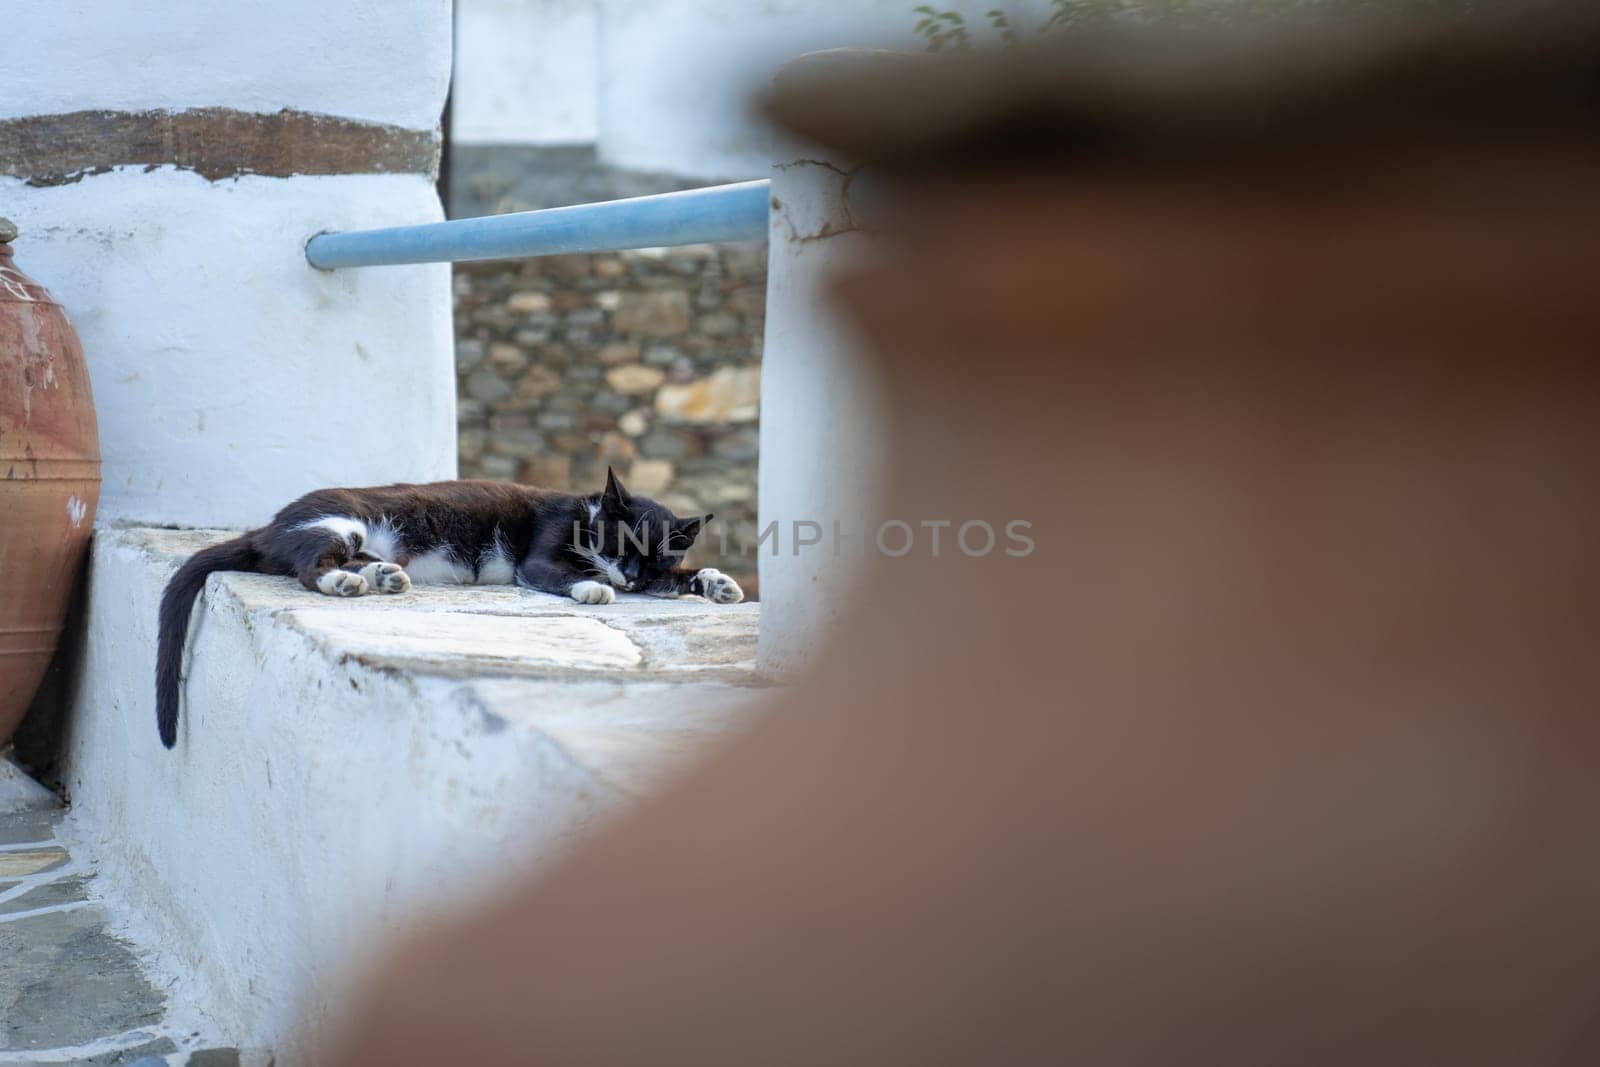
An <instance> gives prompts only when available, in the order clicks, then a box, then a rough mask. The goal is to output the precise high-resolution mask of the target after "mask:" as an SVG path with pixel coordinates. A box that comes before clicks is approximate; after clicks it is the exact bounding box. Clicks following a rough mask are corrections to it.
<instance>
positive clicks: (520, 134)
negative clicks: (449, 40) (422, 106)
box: [451, 0, 599, 145]
mask: <svg viewBox="0 0 1600 1067" xmlns="http://www.w3.org/2000/svg"><path fill="white" fill-rule="evenodd" d="M598 16H599V4H598V2H597V0H456V54H457V55H458V56H459V57H460V63H459V65H458V67H457V69H456V79H455V86H454V92H455V99H454V101H453V102H452V104H451V125H452V127H453V128H452V130H451V136H452V138H453V139H454V140H455V142H456V143H458V144H535V145H538V144H587V143H590V142H593V141H594V140H595V138H596V136H597V134H598V127H597V125H596V108H597V106H598V99H597V95H596V91H595V90H596V84H597V79H598V76H599V74H598V67H597V56H596V53H595V35H596V31H597V28H598V24H599V23H598Z"/></svg>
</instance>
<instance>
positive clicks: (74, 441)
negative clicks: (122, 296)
mask: <svg viewBox="0 0 1600 1067" xmlns="http://www.w3.org/2000/svg"><path fill="white" fill-rule="evenodd" d="M15 236H16V228H15V227H14V226H12V225H11V223H10V222H8V221H6V220H5V219H0V479H3V480H0V581H3V582H4V585H5V595H4V596H3V597H0V744H4V743H5V742H6V741H7V740H9V739H10V737H11V734H12V731H14V730H15V729H16V727H17V724H18V723H19V722H20V721H21V720H22V715H23V713H24V712H25V711H27V709H28V702H29V701H30V700H32V699H33V695H34V692H35V691H36V690H37V689H38V687H39V682H40V681H41V679H42V678H43V677H44V672H45V668H46V667H47V666H49V663H50V657H51V656H52V655H54V653H55V650H56V641H57V639H58V637H59V636H60V634H61V622H62V619H63V617H64V616H65V614H66V610H67V602H68V599H69V597H70V596H71V593H72V587H73V583H74V582H75V581H76V580H77V578H78V575H79V571H80V569H81V568H82V566H83V561H84V556H85V552H86V550H87V548H88V545H89V534H90V531H91V530H92V529H93V528H94V513H95V505H96V504H97V503H98V502H99V499H100V435H99V433H98V431H97V430H96V428H95V418H94V396H93V394H92V393H91V392H90V389H89V373H88V370H87V369H86V368H85V366H84V362H83V347H82V345H80V344H79V343H78V334H77V332H76V331H75V330H73V328H72V324H71V323H70V322H68V321H67V315H66V312H65V311H63V310H62V308H61V305H60V304H57V303H56V302H55V299H54V298H53V297H51V295H50V294H49V292H47V291H46V290H45V289H44V287H43V286H41V285H39V284H38V283H37V282H35V281H34V280H33V279H31V278H29V277H28V276H27V275H26V274H23V273H22V272H21V271H20V270H18V269H17V267H16V266H15V264H14V263H13V262H12V258H11V244H10V241H11V239H12V238H13V237H15Z"/></svg>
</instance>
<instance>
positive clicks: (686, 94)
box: [597, 0, 1042, 595]
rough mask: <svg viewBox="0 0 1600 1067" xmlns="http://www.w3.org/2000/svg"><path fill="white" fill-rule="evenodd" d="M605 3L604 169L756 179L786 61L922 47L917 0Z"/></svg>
mask: <svg viewBox="0 0 1600 1067" xmlns="http://www.w3.org/2000/svg"><path fill="white" fill-rule="evenodd" d="M597 2H599V3H600V4H601V7H602V10H603V14H602V17H601V24H600V140H599V149H600V156H601V158H602V159H604V160H605V161H606V162H608V163H613V164H617V165H619V166H626V167H634V168H639V169H643V170H664V171H669V172H672V173H676V174H682V175H685V176H689V177H699V178H707V179H712V178H758V177H761V176H762V175H764V174H765V173H766V172H767V168H768V167H770V166H771V164H772V161H773V160H775V159H777V158H779V157H780V155H781V154H782V152H781V150H780V147H779V145H778V143H777V141H776V138H775V137H774V135H773V133H772V131H771V130H770V129H768V128H767V127H766V126H764V125H763V124H762V123H761V122H760V121H758V120H757V119H755V118H754V117H753V116H752V115H751V113H750V109H749V101H750V99H751V97H752V95H753V94H754V93H756V92H757V91H759V90H761V89H763V88H765V87H766V86H767V85H768V84H770V82H771V79H772V77H773V75H774V74H775V73H776V72H777V70H778V68H779V67H780V66H782V65H783V64H784V62H786V61H787V60H790V59H793V58H795V57H796V56H799V55H800V54H802V53H804V52H810V51H816V50H818V49H824V48H843V47H850V46H861V47H875V48H895V47H911V48H914V49H919V48H920V47H921V45H920V44H918V43H916V42H915V41H914V40H913V38H912V27H913V26H914V25H915V23H916V21H917V19H918V18H919V17H920V16H918V15H916V14H914V13H913V12H912V10H911V9H912V8H913V7H914V6H915V5H916V0H597ZM934 6H936V7H938V8H940V9H941V10H943V9H953V10H957V11H961V12H963V13H965V14H967V15H968V16H969V17H970V18H971V19H972V20H973V21H975V22H977V21H981V19H982V14H983V12H985V11H987V10H989V9H991V8H994V7H1004V8H1011V7H1014V6H1019V7H1020V8H1022V9H1024V11H1025V10H1026V9H1029V8H1030V7H1031V6H1042V5H1029V4H1021V5H1017V4H1014V3H997V2H996V0H940V2H939V3H937V4H935V5H934ZM985 25H986V23H985ZM763 595H764V594H763Z"/></svg>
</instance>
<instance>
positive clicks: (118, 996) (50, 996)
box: [0, 757, 270, 1067]
mask: <svg viewBox="0 0 1600 1067" xmlns="http://www.w3.org/2000/svg"><path fill="white" fill-rule="evenodd" d="M0 766H4V767H9V768H11V769H12V770H13V771H15V767H14V765H12V764H10V763H9V762H8V761H6V760H5V759H4V758H3V757H0ZM16 773H18V774H20V772H16ZM51 801H52V803H53V804H55V803H56V801H55V800H54V797H52V798H51ZM63 814H64V812H63V809H61V808H60V807H59V805H57V806H56V807H53V808H51V809H48V810H42V809H38V808H34V809H29V810H20V811H11V812H9V813H0V1065H7V1067H9V1065H37V1067H46V1065H49V1067H58V1065H62V1064H84V1065H106V1067H113V1065H116V1067H125V1065H128V1064H133V1063H136V1062H144V1063H147V1064H148V1063H151V1062H158V1063H162V1064H168V1065H170V1067H177V1065H179V1064H184V1063H189V1064H197V1065H213V1067H223V1065H237V1067H246V1062H247V1061H244V1060H241V1058H240V1056H239V1053H238V1052H237V1051H236V1050H233V1049H208V1050H205V1051H203V1052H185V1051H181V1050H180V1043H181V1042H180V1040H179V1039H182V1040H186V1041H189V1042H190V1043H192V1039H193V1038H194V1037H196V1036H197V1035H193V1034H188V1035H174V1034H172V1033H169V1032H168V1025H167V1000H166V996H165V994H164V993H162V991H161V990H159V989H158V988H156V986H155V985H154V984H153V983H152V982H151V980H150V978H149V976H148V974H147V973H146V970H145V968H144V966H143V965H142V964H141V962H140V959H139V957H138V955H137V953H136V952H135V951H134V949H133V947H132V946H130V945H129V944H127V943H126V942H125V941H123V940H122V939H120V938H118V937H117V936H116V935H115V934H113V933H112V932H111V928H110V926H111V924H110V923H109V922H108V917H107V915H106V913H105V911H104V906H103V905H101V904H100V903H97V902H96V901H94V900H92V899H91V893H90V883H91V881H92V878H93V874H92V872H90V871H88V870H85V869H84V868H83V867H82V866H81V865H80V864H79V863H77V862H76V861H74V859H73V857H72V855H71V853H70V851H69V850H68V849H67V848H65V847H63V845H62V844H61V843H60V841H58V840H57V839H56V834H55V831H56V827H57V826H58V825H59V824H60V822H61V819H62V816H63ZM150 1057H158V1059H157V1060H155V1061H151V1060H150ZM269 1062H270V1057H262V1056H257V1057H254V1058H251V1059H248V1064H249V1067H258V1065H261V1064H266V1063H269Z"/></svg>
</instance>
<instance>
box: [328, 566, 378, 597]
mask: <svg viewBox="0 0 1600 1067" xmlns="http://www.w3.org/2000/svg"><path fill="white" fill-rule="evenodd" d="M317 591H318V592H320V593H326V594H327V595H328V596H365V595H366V592H367V580H366V579H365V578H363V577H361V575H359V574H351V573H350V572H349V571H324V572H323V574H322V577H320V578H318V579H317Z"/></svg>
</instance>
